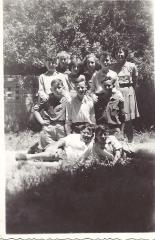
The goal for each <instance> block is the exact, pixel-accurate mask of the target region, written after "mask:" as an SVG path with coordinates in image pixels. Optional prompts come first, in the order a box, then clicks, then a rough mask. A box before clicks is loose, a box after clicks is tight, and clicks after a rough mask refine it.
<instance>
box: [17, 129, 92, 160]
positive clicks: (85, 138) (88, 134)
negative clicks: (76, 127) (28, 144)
mask: <svg viewBox="0 0 155 240" xmlns="http://www.w3.org/2000/svg"><path fill="white" fill-rule="evenodd" d="M93 135H94V128H93V126H91V125H90V124H88V125H83V126H82V128H81V132H80V134H77V133H73V134H69V135H68V136H66V137H64V138H61V139H59V140H58V141H57V142H53V143H52V144H50V145H48V147H47V148H46V149H45V151H44V152H40V153H35V154H25V153H17V154H16V160H17V161H18V160H38V161H52V162H53V161H59V160H64V161H65V160H67V161H69V162H70V161H71V164H74V162H75V161H77V160H78V159H79V158H80V157H81V156H82V153H83V152H84V151H85V150H86V149H87V147H88V146H89V145H91V144H92V139H93Z"/></svg>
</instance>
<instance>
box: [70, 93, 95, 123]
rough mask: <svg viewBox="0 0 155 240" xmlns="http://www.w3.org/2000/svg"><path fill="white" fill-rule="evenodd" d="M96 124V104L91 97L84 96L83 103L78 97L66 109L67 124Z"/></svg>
mask: <svg viewBox="0 0 155 240" xmlns="http://www.w3.org/2000/svg"><path fill="white" fill-rule="evenodd" d="M76 122H81V123H82V122H84V123H92V124H94V123H95V114H94V103H93V100H92V99H91V97H89V96H86V95H85V96H84V98H83V99H82V101H81V100H80V99H79V97H78V96H75V97H73V98H72V100H71V101H70V102H69V103H68V104H67V107H66V123H76Z"/></svg>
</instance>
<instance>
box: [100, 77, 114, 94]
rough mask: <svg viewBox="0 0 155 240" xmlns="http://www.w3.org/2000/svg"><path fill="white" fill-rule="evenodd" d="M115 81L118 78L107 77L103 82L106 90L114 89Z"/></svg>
mask: <svg viewBox="0 0 155 240" xmlns="http://www.w3.org/2000/svg"><path fill="white" fill-rule="evenodd" d="M101 82H102V81H101ZM115 82H116V79H114V78H111V77H106V78H105V80H104V81H103V83H102V84H103V87H104V89H105V90H106V91H108V92H111V91H112V89H113V88H114V87H115Z"/></svg>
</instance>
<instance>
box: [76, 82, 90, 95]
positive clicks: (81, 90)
mask: <svg viewBox="0 0 155 240" xmlns="http://www.w3.org/2000/svg"><path fill="white" fill-rule="evenodd" d="M75 89H76V92H77V95H78V96H79V97H80V98H83V97H84V95H85V93H86V90H87V87H86V84H85V82H84V81H82V82H79V83H76V85H75Z"/></svg>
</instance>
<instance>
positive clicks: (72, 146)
mask: <svg viewBox="0 0 155 240" xmlns="http://www.w3.org/2000/svg"><path fill="white" fill-rule="evenodd" d="M64 141H65V152H66V156H67V159H68V160H72V161H76V160H78V159H79V158H80V157H81V155H82V154H83V152H84V151H85V150H86V149H87V148H88V146H89V145H90V144H92V143H91V142H90V143H89V144H88V145H86V144H85V143H84V142H83V141H82V140H81V135H80V134H76V133H73V134H69V135H68V136H66V137H65V138H64Z"/></svg>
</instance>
